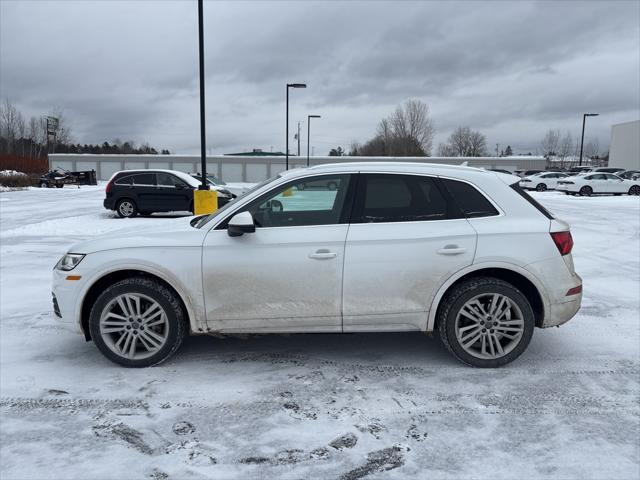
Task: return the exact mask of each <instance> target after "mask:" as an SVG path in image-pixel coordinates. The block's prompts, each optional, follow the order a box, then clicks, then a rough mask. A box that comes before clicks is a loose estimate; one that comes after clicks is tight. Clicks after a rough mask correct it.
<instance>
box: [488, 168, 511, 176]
mask: <svg viewBox="0 0 640 480" xmlns="http://www.w3.org/2000/svg"><path fill="white" fill-rule="evenodd" d="M487 170H488V171H490V172H498V173H506V174H507V175H513V173H512V172H510V171H509V170H504V169H502V168H487Z"/></svg>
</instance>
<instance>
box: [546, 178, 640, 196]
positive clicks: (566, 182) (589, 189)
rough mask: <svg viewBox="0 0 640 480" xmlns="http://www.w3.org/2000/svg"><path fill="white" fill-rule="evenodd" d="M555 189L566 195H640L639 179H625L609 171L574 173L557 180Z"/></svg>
mask: <svg viewBox="0 0 640 480" xmlns="http://www.w3.org/2000/svg"><path fill="white" fill-rule="evenodd" d="M556 190H559V191H562V192H565V193H566V194H567V195H570V194H573V195H576V194H580V195H586V196H589V195H596V194H607V193H608V194H613V195H622V194H623V193H627V194H629V195H640V179H636V180H625V179H623V178H620V177H618V176H617V175H613V174H611V173H588V174H586V175H576V176H573V177H567V178H564V179H562V180H560V181H558V186H557V187H556Z"/></svg>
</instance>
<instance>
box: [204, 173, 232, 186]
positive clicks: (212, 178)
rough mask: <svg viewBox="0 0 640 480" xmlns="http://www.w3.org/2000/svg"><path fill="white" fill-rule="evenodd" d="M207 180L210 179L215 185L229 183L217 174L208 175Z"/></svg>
mask: <svg viewBox="0 0 640 480" xmlns="http://www.w3.org/2000/svg"><path fill="white" fill-rule="evenodd" d="M207 180H209V182H211V183H212V184H213V185H226V184H227V183H226V182H224V181H222V180H220V179H219V178H218V177H216V176H215V175H207Z"/></svg>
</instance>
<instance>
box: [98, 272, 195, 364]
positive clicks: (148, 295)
mask: <svg viewBox="0 0 640 480" xmlns="http://www.w3.org/2000/svg"><path fill="white" fill-rule="evenodd" d="M124 295H126V296H129V298H130V299H135V298H138V299H139V301H138V302H136V301H133V300H131V301H128V300H127V297H123V296H124ZM120 301H121V302H122V304H125V303H126V306H127V308H128V309H129V310H125V309H123V308H121V307H120V305H121V303H120ZM153 302H155V305H157V307H155V310H152V311H153V312H156V313H153V314H149V315H148V319H147V320H146V323H145V321H144V320H142V321H141V320H140V317H139V316H138V317H137V318H136V317H135V316H133V317H132V316H130V315H128V314H127V313H128V312H133V314H134V315H140V314H141V313H142V314H144V313H145V312H146V311H148V309H149V308H151V306H153V305H154V303H153ZM136 305H137V306H138V308H137V309H136ZM159 309H161V310H162V313H160V314H159V315H160V316H158V313H157V312H158V311H159ZM114 310H115V312H118V313H116V315H119V316H120V318H121V319H122V320H121V319H119V318H116V317H109V318H111V319H110V320H109V319H108V318H104V317H105V316H106V315H107V314H108V313H109V312H113V313H115V312H114ZM105 322H106V324H105ZM156 324H157V325H156ZM120 326H122V328H120ZM145 327H146V328H145ZM104 329H111V330H116V329H118V331H115V332H104ZM89 331H90V333H91V338H92V339H93V341H94V343H95V344H96V346H97V347H98V349H99V350H100V352H101V353H102V354H103V355H104V356H105V357H107V358H108V359H109V360H111V361H112V362H114V363H117V364H118V365H122V366H123V367H136V368H140V367H151V366H153V365H158V364H159V363H162V362H164V361H165V360H167V359H168V358H169V357H171V356H172V355H174V354H175V353H176V351H177V350H178V348H179V347H180V345H181V344H182V342H183V340H184V338H185V337H186V336H187V318H186V315H185V313H184V311H183V309H182V305H181V303H180V301H179V299H178V297H177V295H176V294H175V293H173V292H172V291H171V290H169V289H168V288H167V287H165V286H164V285H163V284H161V283H159V282H157V281H156V280H153V279H148V278H141V277H134V278H127V279H124V280H121V281H119V282H117V283H115V284H113V285H111V286H110V287H108V288H107V289H106V290H105V291H104V292H102V294H101V295H100V296H99V297H98V298H97V299H96V301H95V303H94V304H93V307H92V308H91V314H90V316H89ZM152 334H153V335H152ZM127 336H128V338H127ZM158 338H162V339H163V341H160V340H158ZM122 339H124V342H122ZM128 342H129V343H128ZM118 344H120V347H118V346H117V345H118ZM150 345H151V346H152V348H148V347H149V346H150ZM123 347H124V348H123ZM131 349H133V354H132V355H129V356H127V355H125V354H123V353H122V352H121V350H127V351H128V353H131Z"/></svg>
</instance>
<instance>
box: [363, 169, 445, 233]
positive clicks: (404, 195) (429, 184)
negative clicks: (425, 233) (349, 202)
mask: <svg viewBox="0 0 640 480" xmlns="http://www.w3.org/2000/svg"><path fill="white" fill-rule="evenodd" d="M357 205H358V206H357V207H356V215H355V218H354V223H355V222H360V223H375V222H415V221H425V220H444V219H446V218H448V215H447V209H448V206H447V202H446V201H445V198H444V196H443V195H442V193H441V192H440V190H439V189H438V187H437V185H436V183H435V181H434V180H433V179H432V178H430V177H424V176H417V175H385V174H365V175H362V176H361V180H360V186H359V193H358V202H357Z"/></svg>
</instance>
